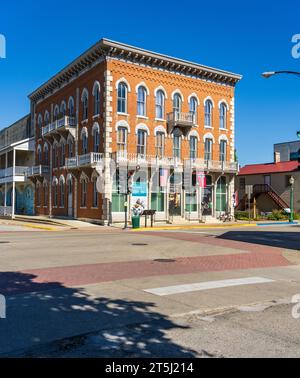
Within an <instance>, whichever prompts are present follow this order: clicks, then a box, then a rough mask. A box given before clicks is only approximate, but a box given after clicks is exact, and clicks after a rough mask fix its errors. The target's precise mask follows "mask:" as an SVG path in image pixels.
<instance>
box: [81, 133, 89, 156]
mask: <svg viewBox="0 0 300 378" xmlns="http://www.w3.org/2000/svg"><path fill="white" fill-rule="evenodd" d="M87 153H88V136H87V133H86V132H84V133H83V134H82V154H83V155H86V154H87Z"/></svg>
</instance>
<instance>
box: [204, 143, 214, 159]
mask: <svg viewBox="0 0 300 378" xmlns="http://www.w3.org/2000/svg"><path fill="white" fill-rule="evenodd" d="M212 149H213V140H212V139H211V138H206V139H205V143H204V160H205V161H210V160H212Z"/></svg>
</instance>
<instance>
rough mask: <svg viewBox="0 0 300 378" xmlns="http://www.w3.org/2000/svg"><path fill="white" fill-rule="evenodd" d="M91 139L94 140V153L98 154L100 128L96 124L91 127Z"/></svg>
mask: <svg viewBox="0 0 300 378" xmlns="http://www.w3.org/2000/svg"><path fill="white" fill-rule="evenodd" d="M93 138H94V146H93V147H94V148H93V149H94V152H100V127H99V124H98V123H95V124H94V127H93Z"/></svg>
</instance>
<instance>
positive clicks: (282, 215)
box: [267, 210, 289, 221]
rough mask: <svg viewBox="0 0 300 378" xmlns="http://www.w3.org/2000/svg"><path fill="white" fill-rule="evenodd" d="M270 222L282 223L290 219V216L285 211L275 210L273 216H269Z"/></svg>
mask: <svg viewBox="0 0 300 378" xmlns="http://www.w3.org/2000/svg"><path fill="white" fill-rule="evenodd" d="M267 219H268V220H274V221H282V220H287V219H289V215H288V214H287V213H286V212H285V211H283V210H273V211H272V214H269V215H268V216H267Z"/></svg>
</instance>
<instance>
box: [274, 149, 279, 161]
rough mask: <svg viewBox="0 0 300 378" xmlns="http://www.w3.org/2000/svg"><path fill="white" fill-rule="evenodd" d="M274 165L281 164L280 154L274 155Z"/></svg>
mask: <svg viewBox="0 0 300 378" xmlns="http://www.w3.org/2000/svg"><path fill="white" fill-rule="evenodd" d="M274 163H280V152H275V153H274Z"/></svg>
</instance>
